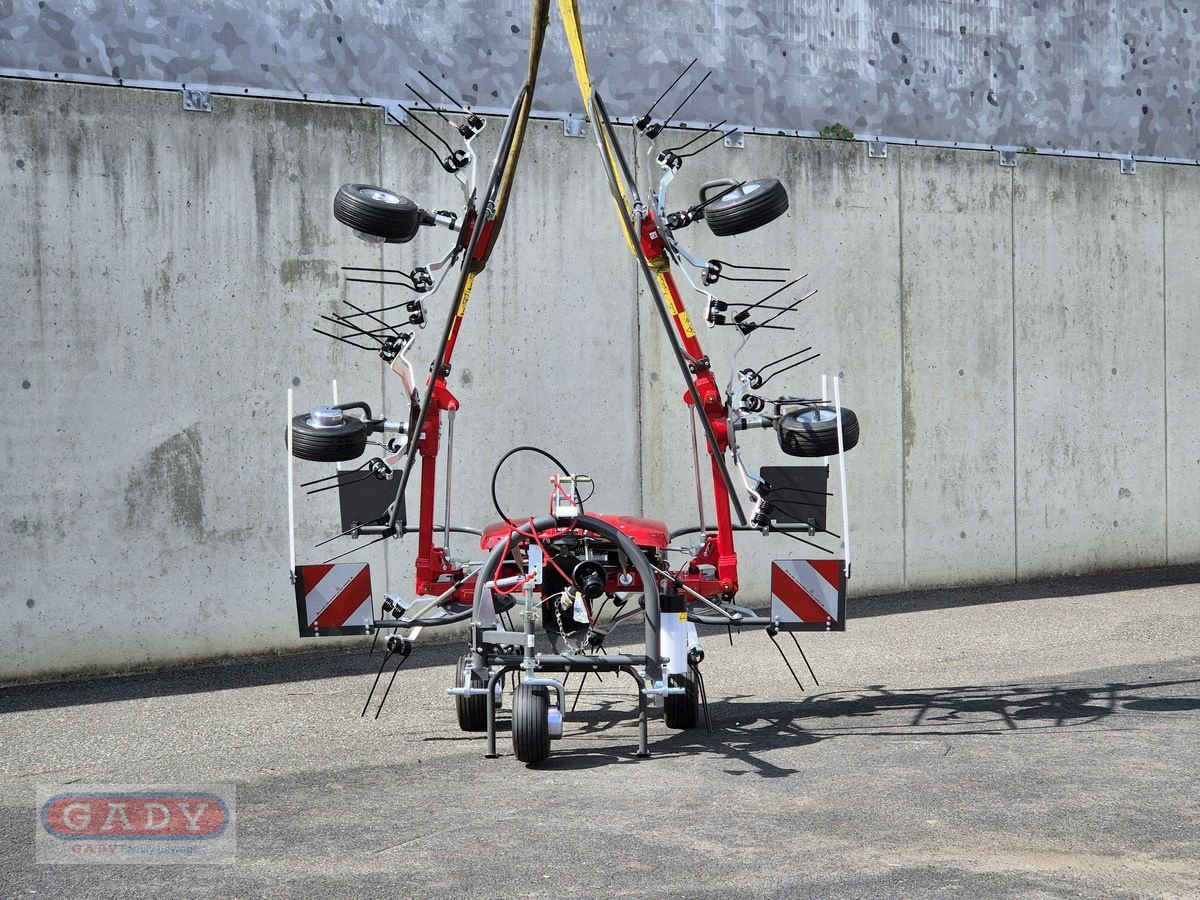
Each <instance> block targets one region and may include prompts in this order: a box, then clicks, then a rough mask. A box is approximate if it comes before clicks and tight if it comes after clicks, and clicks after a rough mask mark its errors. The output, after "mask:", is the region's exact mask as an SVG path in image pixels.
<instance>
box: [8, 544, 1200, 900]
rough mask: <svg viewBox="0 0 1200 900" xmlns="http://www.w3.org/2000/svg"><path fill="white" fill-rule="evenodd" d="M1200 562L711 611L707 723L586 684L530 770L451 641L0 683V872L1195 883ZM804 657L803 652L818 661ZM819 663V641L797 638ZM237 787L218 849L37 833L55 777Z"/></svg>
mask: <svg viewBox="0 0 1200 900" xmlns="http://www.w3.org/2000/svg"><path fill="white" fill-rule="evenodd" d="M1197 582H1200V567H1194V566H1193V567H1185V568H1176V569H1165V570H1154V571H1148V572H1138V573H1132V574H1127V575H1124V576H1119V577H1087V578H1081V579H1069V580H1062V581H1056V582H1041V583H1036V584H1028V585H1019V586H1010V587H1001V588H974V589H960V590H952V591H926V592H920V593H913V594H907V595H902V596H894V597H886V598H880V599H878V600H868V601H863V602H860V603H857V604H855V605H854V608H853V611H852V619H851V622H850V624H849V630H848V631H847V632H846V633H845V634H842V635H822V636H811V637H807V638H805V639H804V640H803V644H804V645H805V646H806V648H807V651H808V655H809V658H810V660H811V662H812V664H813V666H814V668H815V670H816V672H817V676H818V677H819V678H820V681H821V683H820V686H817V685H815V684H813V681H812V679H811V678H810V677H809V676H808V675H807V673H805V675H804V682H805V685H806V688H807V690H806V691H805V692H803V693H802V692H800V691H798V690H797V688H796V687H795V685H794V684H793V683H792V682H791V681H790V680H789V678H788V676H787V674H786V671H785V669H784V668H783V664H782V663H781V662H780V660H779V658H778V656H777V655H776V653H775V650H774V649H773V648H772V647H771V645H770V643H769V642H768V640H767V639H766V637H765V636H764V635H763V634H761V633H756V634H752V635H751V634H746V635H743V636H740V637H738V638H737V639H736V640H737V644H736V647H735V649H732V650H731V649H730V648H729V647H728V644H727V643H726V640H725V636H724V635H723V634H715V635H712V636H709V637H707V638H706V648H707V651H708V656H707V659H706V661H705V663H704V670H705V672H706V673H707V683H708V691H709V697H710V700H711V704H712V707H711V712H712V718H713V733H712V734H711V735H708V734H706V733H704V732H703V731H702V730H701V731H695V732H687V733H680V732H670V731H668V730H666V729H665V728H664V727H663V726H662V724H661V722H660V721H656V722H655V723H653V725H652V729H651V750H652V753H653V755H652V757H651V758H650V759H648V760H635V759H634V757H633V751H634V748H635V728H634V722H633V718H632V717H633V713H634V710H635V704H634V699H633V695H632V693H631V687H632V686H631V683H630V682H629V680H628V679H625V680H624V681H623V682H618V683H613V682H612V681H611V679H606V680H605V682H604V683H603V684H602V685H601V684H597V683H596V682H595V681H590V682H589V685H588V690H587V691H585V693H584V694H583V697H582V699H581V701H580V705H579V711H578V713H577V714H576V715H575V716H571V717H569V718H568V722H567V733H566V736H565V737H564V739H563V740H562V741H560V742H557V743H556V744H555V745H554V749H553V752H552V755H551V757H550V759H549V760H548V761H547V762H546V763H545V764H544V765H543V766H542V767H540V768H526V767H524V766H522V765H521V764H519V763H517V762H516V761H515V759H514V758H513V757H512V756H511V749H510V744H509V742H508V734H507V732H506V731H502V732H501V735H500V737H501V744H500V747H501V750H502V754H503V755H502V757H501V758H500V759H498V760H486V759H483V758H482V752H483V740H482V738H480V737H477V736H467V735H463V734H461V733H460V732H458V731H457V729H456V725H455V721H454V713H453V707H452V704H451V702H450V699H449V698H448V697H447V696H446V695H445V694H444V693H443V692H442V689H443V688H444V686H445V685H446V684H447V683H448V679H449V677H450V669H451V666H452V662H451V660H452V658H453V656H454V655H455V653H456V652H457V651H456V649H455V648H453V647H449V646H433V647H422V648H420V649H419V650H418V651H417V654H416V655H415V656H414V658H413V660H412V663H411V666H412V667H411V668H409V669H407V670H402V671H401V673H400V676H399V679H398V681H397V683H396V688H395V689H394V691H393V696H392V699H391V700H389V703H388V706H387V707H386V708H385V709H384V711H383V715H382V716H381V717H380V718H379V720H378V721H376V720H373V719H371V718H367V719H360V718H359V717H358V712H359V709H360V708H361V704H362V701H363V699H364V697H365V695H366V692H367V689H368V687H369V684H370V682H371V679H372V675H373V669H374V665H373V661H372V660H369V659H367V658H366V656H365V653H363V652H361V651H359V652H355V653H353V654H351V653H336V654H318V655H311V656H291V657H285V658H274V659H257V660H247V661H243V662H238V663H234V664H231V665H224V666H209V667H201V668H193V669H178V670H175V671H171V672H164V673H161V674H158V675H139V676H131V677H120V678H108V679H99V680H95V681H86V682H69V683H64V684H55V685H49V684H47V685H38V686H29V687H12V688H8V689H4V690H0V742H2V744H3V747H4V753H3V754H2V755H0V781H2V783H3V784H4V786H5V788H6V789H5V790H4V791H3V793H2V794H0V886H2V888H3V890H0V893H2V894H3V895H4V896H11V897H26V896H73V897H81V898H92V897H111V896H128V895H129V894H130V893H131V892H133V891H137V892H139V893H143V894H148V895H149V894H157V893H160V892H166V893H168V894H169V895H171V896H177V897H191V896H211V895H213V894H219V895H221V896H239V897H316V896H322V897H351V896H363V895H369V894H379V893H386V894H388V895H394V896H411V897H462V896H469V897H521V896H535V897H543V896H544V897H551V896H570V897H574V896H579V897H593V896H600V895H605V896H614V895H621V896H635V897H650V896H657V897H805V896H822V897H906V898H910V897H934V896H976V897H987V898H991V897H1023V898H1024V897H1038V898H1051V897H1077V896H1086V897H1122V898H1124V897H1150V896H1154V897H1189V896H1196V895H1197V894H1198V893H1200V838H1198V835H1200V785H1198V783H1197V781H1196V778H1195V746H1196V740H1197V738H1198V737H1200V606H1198V604H1197V600H1198V599H1200V588H1198V586H1197ZM797 664H798V665H799V661H798V660H797ZM801 671H804V670H803V667H801ZM148 782H156V783H159V784H172V785H187V784H189V783H198V782H208V783H213V782H232V783H234V784H236V786H237V798H238V808H237V827H238V858H237V862H236V864H234V865H232V866H228V867H216V868H214V867H204V866H191V867H187V868H186V869H176V868H171V867H155V868H139V867H134V868H125V867H99V866H95V867H85V868H80V867H62V866H45V865H41V866H39V865H35V864H33V863H32V862H31V855H32V841H33V830H34V827H35V826H34V823H35V817H34V799H33V798H34V791H35V785H37V784H38V783H53V784H72V783H74V784H89V783H90V784H95V783H101V784H103V783H111V784H130V783H135V784H136V783H148Z"/></svg>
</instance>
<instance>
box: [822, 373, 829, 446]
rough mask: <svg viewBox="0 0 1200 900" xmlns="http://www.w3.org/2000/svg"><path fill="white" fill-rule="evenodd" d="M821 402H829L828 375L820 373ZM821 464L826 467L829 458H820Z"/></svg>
mask: <svg viewBox="0 0 1200 900" xmlns="http://www.w3.org/2000/svg"><path fill="white" fill-rule="evenodd" d="M821 402H822V403H828V402H829V375H828V374H826V373H825V372H822V373H821ZM821 463H822V464H823V465H826V466H827V465H829V457H828V456H823V457H821Z"/></svg>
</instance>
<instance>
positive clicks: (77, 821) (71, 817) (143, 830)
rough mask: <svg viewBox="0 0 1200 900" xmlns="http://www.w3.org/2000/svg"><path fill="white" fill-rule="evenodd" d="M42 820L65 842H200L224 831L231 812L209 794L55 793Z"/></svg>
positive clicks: (218, 798)
mask: <svg viewBox="0 0 1200 900" xmlns="http://www.w3.org/2000/svg"><path fill="white" fill-rule="evenodd" d="M41 818H42V826H43V827H44V828H45V829H46V831H48V832H49V833H50V834H52V835H54V836H55V837H57V838H61V839H63V840H72V841H75V840H84V839H86V840H139V841H145V840H175V841H180V840H204V839H207V838H214V837H216V836H217V835H219V834H221V832H223V831H224V830H225V827H226V826H227V825H228V824H229V810H228V809H227V808H226V806H225V804H224V802H223V801H222V800H221V798H220V797H217V796H216V795H214V794H207V793H195V794H192V793H178V794H156V793H112V794H108V793H97V794H58V795H57V796H54V797H51V798H50V799H49V800H47V801H46V802H45V804H43V806H42V817H41Z"/></svg>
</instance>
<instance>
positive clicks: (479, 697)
mask: <svg viewBox="0 0 1200 900" xmlns="http://www.w3.org/2000/svg"><path fill="white" fill-rule="evenodd" d="M466 667H467V657H466V656H460V657H459V658H458V668H457V669H455V672H454V686H455V687H459V688H460V687H466V686H467V685H466V682H465V681H464V680H463V679H464V670H465V669H466ZM471 687H473V688H485V687H487V682H485V681H484V680H483V679H481V678H480V677H479V676H478V675H476V674H475V672H474V671H472V672H471ZM454 708H455V711H457V713H458V727H459V729H460V730H462V731H487V694H456V695H455V697H454Z"/></svg>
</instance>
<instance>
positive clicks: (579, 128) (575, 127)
mask: <svg viewBox="0 0 1200 900" xmlns="http://www.w3.org/2000/svg"><path fill="white" fill-rule="evenodd" d="M563 134H564V135H566V136H567V137H577V138H581V137H584V136H585V135H587V119H577V118H575V116H566V117H565V118H563Z"/></svg>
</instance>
